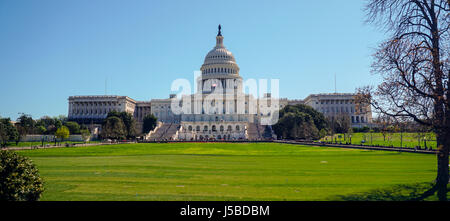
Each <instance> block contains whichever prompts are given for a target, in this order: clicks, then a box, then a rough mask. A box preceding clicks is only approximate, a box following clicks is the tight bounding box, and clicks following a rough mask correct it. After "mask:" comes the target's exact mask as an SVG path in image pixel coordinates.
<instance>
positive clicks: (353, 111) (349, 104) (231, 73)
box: [68, 25, 372, 140]
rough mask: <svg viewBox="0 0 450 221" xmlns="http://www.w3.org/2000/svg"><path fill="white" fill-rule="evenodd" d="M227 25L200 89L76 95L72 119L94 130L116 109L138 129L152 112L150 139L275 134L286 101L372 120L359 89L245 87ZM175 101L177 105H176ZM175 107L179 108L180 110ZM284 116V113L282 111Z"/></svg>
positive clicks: (357, 120)
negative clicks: (153, 95)
mask: <svg viewBox="0 0 450 221" xmlns="http://www.w3.org/2000/svg"><path fill="white" fill-rule="evenodd" d="M223 39H224V37H223V36H222V34H221V27H220V25H219V31H218V34H217V36H216V45H215V47H214V48H213V49H212V50H211V51H209V52H208V54H207V55H206V57H205V60H204V62H203V65H202V66H201V68H200V71H201V76H199V77H198V78H197V79H196V83H197V92H196V93H194V94H190V95H182V96H181V97H177V96H176V95H175V94H171V95H169V97H168V98H165V99H152V100H150V101H136V100H133V99H132V98H129V97H127V96H109V95H99V96H70V97H69V99H68V100H69V113H68V118H69V120H71V121H76V122H78V123H80V124H87V125H91V127H92V128H91V129H93V132H94V133H98V132H99V131H100V130H101V124H102V122H103V120H104V119H105V118H106V116H107V115H108V112H110V111H113V110H115V111H119V112H128V113H131V114H132V115H133V116H134V118H135V120H136V122H137V129H138V131H142V124H143V119H144V117H145V116H146V115H148V114H153V115H154V116H155V117H157V118H158V124H157V127H156V128H155V129H154V130H153V131H150V132H149V133H148V134H145V135H144V138H145V139H148V140H161V139H166V140H205V139H219V140H220V139H225V140H237V139H249V140H259V139H264V138H269V137H273V136H274V133H273V131H272V130H271V127H270V125H271V124H273V123H275V122H276V120H277V119H278V118H276V117H274V116H275V115H277V111H278V110H280V109H282V108H283V107H285V106H286V105H295V104H306V105H309V106H311V107H313V108H314V109H316V110H317V111H319V112H321V113H323V114H324V115H325V116H326V117H328V118H335V117H337V116H339V115H343V114H344V115H347V116H349V118H350V119H351V123H352V127H363V126H366V125H368V124H370V123H371V122H372V112H371V109H370V105H367V104H359V103H356V102H355V94H353V93H329V94H311V95H309V96H308V97H306V98H305V99H304V100H289V99H286V98H275V97H272V94H271V93H265V94H264V96H262V97H260V98H254V97H253V96H252V95H251V94H245V93H244V92H243V91H244V90H243V79H242V77H241V76H240V74H239V66H238V65H237V63H236V60H235V58H234V56H233V54H232V53H231V52H230V51H229V50H227V49H226V48H225V46H224V44H223ZM174 104H175V105H174ZM174 108H175V109H174ZM277 116H278V115H277Z"/></svg>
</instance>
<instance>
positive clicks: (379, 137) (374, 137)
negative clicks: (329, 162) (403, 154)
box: [321, 132, 436, 149]
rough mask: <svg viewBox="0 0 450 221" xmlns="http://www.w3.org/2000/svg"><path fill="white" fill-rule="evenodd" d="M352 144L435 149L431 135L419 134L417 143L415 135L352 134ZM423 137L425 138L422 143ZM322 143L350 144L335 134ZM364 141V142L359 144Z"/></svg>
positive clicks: (345, 138)
mask: <svg viewBox="0 0 450 221" xmlns="http://www.w3.org/2000/svg"><path fill="white" fill-rule="evenodd" d="M351 136H352V137H351V143H352V144H358V145H359V144H363V145H380V146H394V147H400V146H402V147H408V148H414V147H416V146H420V147H421V148H425V145H426V147H428V148H430V147H431V148H433V149H436V137H435V136H434V135H433V134H432V133H426V136H425V134H421V136H420V137H421V139H420V142H419V139H418V134H417V133H402V134H400V133H390V134H386V136H385V137H383V134H382V133H369V132H367V133H353V134H351ZM423 137H426V140H425V141H424V139H423ZM321 140H322V141H333V142H334V141H335V140H336V141H337V142H342V143H344V142H350V139H349V137H348V136H347V135H346V136H344V134H335V135H334V136H327V137H325V138H323V139H321ZM361 141H365V142H361Z"/></svg>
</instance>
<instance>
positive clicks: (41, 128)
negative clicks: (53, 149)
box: [36, 125, 47, 134]
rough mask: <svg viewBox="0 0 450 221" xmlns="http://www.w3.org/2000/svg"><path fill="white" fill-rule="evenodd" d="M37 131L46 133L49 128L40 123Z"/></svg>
mask: <svg viewBox="0 0 450 221" xmlns="http://www.w3.org/2000/svg"><path fill="white" fill-rule="evenodd" d="M36 132H37V133H38V134H45V132H47V128H45V127H44V126H42V125H39V126H37V127H36Z"/></svg>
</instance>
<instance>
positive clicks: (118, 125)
mask: <svg viewBox="0 0 450 221" xmlns="http://www.w3.org/2000/svg"><path fill="white" fill-rule="evenodd" d="M101 135H102V137H103V138H111V139H123V138H125V137H126V136H127V129H126V127H125V124H124V123H123V121H122V119H120V118H119V117H116V116H112V117H108V118H107V119H106V122H105V124H104V125H103V128H102V132H101Z"/></svg>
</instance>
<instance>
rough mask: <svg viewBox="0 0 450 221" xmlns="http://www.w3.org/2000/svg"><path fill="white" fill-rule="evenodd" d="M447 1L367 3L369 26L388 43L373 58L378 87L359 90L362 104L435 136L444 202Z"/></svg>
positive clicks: (448, 127) (449, 115)
mask: <svg viewBox="0 0 450 221" xmlns="http://www.w3.org/2000/svg"><path fill="white" fill-rule="evenodd" d="M449 5H450V1H449V0H368V1H367V3H366V8H365V11H366V12H367V15H368V19H367V22H369V23H372V24H375V25H377V26H378V27H381V28H382V29H384V30H386V31H387V33H388V34H389V35H390V37H389V39H388V40H387V41H386V42H384V43H382V44H381V45H380V47H379V49H378V51H377V52H376V53H375V54H374V59H375V61H374V63H373V65H372V72H373V73H376V74H379V75H381V76H382V77H383V82H382V83H381V84H380V85H379V86H378V87H375V88H374V87H371V86H366V87H363V88H360V89H358V92H359V93H361V94H362V96H361V97H360V99H363V100H365V101H368V102H371V104H372V106H373V107H374V109H375V110H376V111H378V112H380V113H383V114H386V115H389V116H392V117H408V118H411V119H413V120H414V121H416V122H418V123H419V124H421V125H425V126H429V127H431V128H432V129H433V131H434V132H435V133H436V140H437V146H438V149H437V150H438V153H437V167H438V172H437V177H436V185H435V186H434V188H433V190H432V191H428V192H429V193H432V194H434V192H436V190H437V192H438V197H439V199H440V200H446V195H447V184H448V182H449V170H448V169H449V168H448V165H449V149H450V100H449V99H450V91H449V88H450V81H449V78H450V70H449V56H450V50H449V44H450V38H449V27H450V16H449V12H450V8H449V7H450V6H449Z"/></svg>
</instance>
